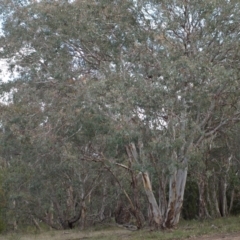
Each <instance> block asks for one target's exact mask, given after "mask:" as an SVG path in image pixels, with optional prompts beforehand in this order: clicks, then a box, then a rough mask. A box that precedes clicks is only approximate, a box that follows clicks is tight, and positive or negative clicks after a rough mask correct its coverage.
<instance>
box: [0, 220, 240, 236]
mask: <svg viewBox="0 0 240 240" xmlns="http://www.w3.org/2000/svg"><path fill="white" fill-rule="evenodd" d="M239 220H240V216H236V217H228V218H219V219H214V220H206V221H197V220H192V221H181V222H180V224H179V226H178V227H177V228H175V229H173V230H165V231H158V232H155V231H150V230H148V229H144V230H141V231H129V230H126V229H123V228H119V227H115V226H108V227H106V226H103V227H99V226H97V227H96V228H94V229H88V230H85V231H79V230H69V231H44V232H41V233H20V232H19V233H8V234H5V235H0V240H88V239H89V240H90V239H91V240H113V239H114V240H115V239H116V240H122V239H127V240H139V239H141V240H148V239H149V240H150V239H161V240H173V239H174V240H176V239H188V238H194V237H199V236H203V235H208V236H209V235H214V234H227V233H236V232H239V236H240V225H239ZM203 239H204V237H203Z"/></svg>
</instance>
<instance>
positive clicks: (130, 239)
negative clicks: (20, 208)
mask: <svg viewBox="0 0 240 240" xmlns="http://www.w3.org/2000/svg"><path fill="white" fill-rule="evenodd" d="M91 239H94V240H96V239H99V240H110V239H111V240H114V239H116V240H123V239H124V240H125V239H126V240H137V239H141V240H145V239H156V240H157V239H162V238H159V236H157V235H156V234H153V235H152V236H151V237H150V236H149V235H148V236H146V238H145V237H144V235H143V236H141V234H140V233H136V232H131V231H129V230H125V229H119V230H114V231H112V230H110V231H109V230H108V231H94V232H78V231H59V232H55V231H52V232H45V233H41V234H39V233H38V234H24V235H22V234H17V233H14V234H8V235H4V236H0V240H91ZM169 239H173V238H169ZM174 239H178V238H174ZM181 239H188V240H240V232H239V233H231V234H227V233H226V234H214V235H204V236H201V237H190V238H181Z"/></svg>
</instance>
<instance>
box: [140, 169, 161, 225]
mask: <svg viewBox="0 0 240 240" xmlns="http://www.w3.org/2000/svg"><path fill="white" fill-rule="evenodd" d="M142 180H143V186H144V189H145V192H146V195H147V198H148V201H149V204H150V208H151V211H152V216H153V220H154V223H155V225H156V227H157V228H160V227H161V225H162V221H163V219H162V216H161V212H160V210H159V207H158V204H157V201H156V198H155V196H154V194H153V191H152V184H151V181H150V178H149V175H148V173H147V172H144V173H142Z"/></svg>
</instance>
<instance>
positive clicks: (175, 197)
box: [164, 167, 187, 228]
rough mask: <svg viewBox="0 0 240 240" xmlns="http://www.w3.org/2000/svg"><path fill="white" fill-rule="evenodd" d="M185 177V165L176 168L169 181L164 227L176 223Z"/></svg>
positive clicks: (180, 206)
mask: <svg viewBox="0 0 240 240" xmlns="http://www.w3.org/2000/svg"><path fill="white" fill-rule="evenodd" d="M186 179H187V167H185V168H184V169H178V170H177V171H176V172H175V173H174V174H173V175H172V176H171V178H170V181H169V201H168V209H167V214H166V219H165V222H164V227H166V228H172V227H174V226H175V225H176V224H178V222H179V219H180V214H181V209H182V204H183V196H184V190H185V185H186Z"/></svg>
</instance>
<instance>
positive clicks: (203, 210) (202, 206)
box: [198, 176, 210, 219]
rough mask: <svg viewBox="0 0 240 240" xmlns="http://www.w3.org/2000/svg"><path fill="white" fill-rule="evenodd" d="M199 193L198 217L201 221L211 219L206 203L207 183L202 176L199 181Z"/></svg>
mask: <svg viewBox="0 0 240 240" xmlns="http://www.w3.org/2000/svg"><path fill="white" fill-rule="evenodd" d="M198 192H199V211H198V215H199V217H200V218H201V219H204V218H209V217H210V215H209V213H208V210H207V206H206V202H205V182H204V180H203V177H202V176H200V178H199V179H198Z"/></svg>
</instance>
